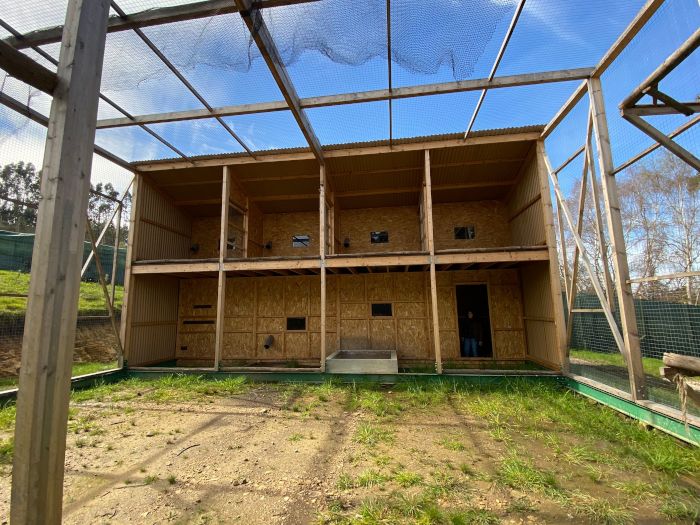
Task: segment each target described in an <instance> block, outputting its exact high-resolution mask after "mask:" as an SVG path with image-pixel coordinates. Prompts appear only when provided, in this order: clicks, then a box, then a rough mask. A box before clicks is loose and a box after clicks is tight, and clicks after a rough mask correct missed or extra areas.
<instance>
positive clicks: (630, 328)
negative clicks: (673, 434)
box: [588, 78, 666, 401]
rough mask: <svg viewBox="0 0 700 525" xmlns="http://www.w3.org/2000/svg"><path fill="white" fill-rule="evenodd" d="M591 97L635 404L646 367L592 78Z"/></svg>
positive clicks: (596, 81) (598, 88)
mask: <svg viewBox="0 0 700 525" xmlns="http://www.w3.org/2000/svg"><path fill="white" fill-rule="evenodd" d="M588 95H589V97H590V100H591V112H592V114H593V129H594V132H595V137H596V142H597V143H598V163H599V167H600V178H601V181H602V188H603V198H604V202H605V215H606V218H607V223H608V233H609V235H610V243H611V245H612V251H613V265H614V268H615V287H616V288H617V299H618V303H619V305H620V306H619V308H620V323H621V325H622V334H623V336H624V338H625V346H626V348H627V353H628V356H629V359H628V363H627V364H628V367H629V370H628V372H629V376H630V387H631V389H632V398H633V399H634V400H635V401H636V400H637V399H644V398H645V397H646V389H645V386H644V381H645V378H644V367H643V366H642V354H641V350H640V346H639V334H638V332H637V318H636V317H635V313H634V297H633V296H632V287H631V286H630V285H629V283H628V282H627V281H628V280H629V278H630V275H629V266H628V263H627V250H626V248H625V234H624V229H623V226H622V215H621V213H620V200H619V198H618V195H617V183H616V181H615V176H614V175H613V173H612V172H613V170H614V168H615V166H614V165H613V160H612V151H611V149H610V135H609V134H608V122H607V118H606V116H605V103H604V99H603V90H602V85H601V82H600V78H592V79H590V80H589V81H588ZM664 138H666V137H665V136H664Z"/></svg>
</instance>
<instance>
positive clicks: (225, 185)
mask: <svg viewBox="0 0 700 525" xmlns="http://www.w3.org/2000/svg"><path fill="white" fill-rule="evenodd" d="M230 196H231V168H230V166H224V168H223V170H222V183H221V226H220V230H219V275H218V281H219V282H218V285H217V290H216V336H215V338H214V368H215V369H216V370H218V369H219V366H220V363H221V352H222V349H223V347H224V322H225V319H224V316H225V310H226V271H225V270H224V259H225V258H226V250H227V246H228V207H229V202H228V201H229V198H230Z"/></svg>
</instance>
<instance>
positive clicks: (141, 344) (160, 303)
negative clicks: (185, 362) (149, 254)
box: [125, 275, 180, 366]
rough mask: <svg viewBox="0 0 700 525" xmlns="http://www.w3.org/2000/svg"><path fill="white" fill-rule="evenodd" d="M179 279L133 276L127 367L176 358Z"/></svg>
mask: <svg viewBox="0 0 700 525" xmlns="http://www.w3.org/2000/svg"><path fill="white" fill-rule="evenodd" d="M179 288H180V287H179V279H177V278H176V277H168V276H164V275H136V276H134V280H133V287H132V289H131V290H129V309H130V313H129V315H130V317H131V328H130V334H129V340H128V341H127V344H126V355H125V359H126V361H127V364H128V365H130V366H138V365H143V364H148V363H157V362H159V361H165V360H168V359H173V358H174V357H175V343H176V338H177V319H178V293H179Z"/></svg>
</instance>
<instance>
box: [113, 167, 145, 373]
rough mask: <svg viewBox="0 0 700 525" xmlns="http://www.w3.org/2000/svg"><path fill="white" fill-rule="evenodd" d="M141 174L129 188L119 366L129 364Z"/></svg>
mask: <svg viewBox="0 0 700 525" xmlns="http://www.w3.org/2000/svg"><path fill="white" fill-rule="evenodd" d="M142 180H143V178H142V176H141V175H140V174H138V173H135V174H134V180H133V186H132V189H131V211H130V212H129V235H127V237H126V264H125V265H124V294H123V295H122V325H121V335H122V337H121V340H122V350H123V358H122V360H121V361H120V362H119V368H122V367H123V366H124V363H126V364H127V366H128V364H129V353H130V352H131V329H132V326H131V317H132V312H133V307H132V306H131V305H132V303H133V302H134V300H133V299H130V298H131V297H132V296H133V295H134V288H135V285H136V281H135V276H134V275H133V274H132V273H131V267H132V264H133V262H134V261H135V260H136V257H137V253H136V251H137V250H136V248H137V246H138V244H137V243H138V237H139V227H140V225H141V207H142V206H141V201H142V199H141V198H140V197H139V194H140V189H141V187H142Z"/></svg>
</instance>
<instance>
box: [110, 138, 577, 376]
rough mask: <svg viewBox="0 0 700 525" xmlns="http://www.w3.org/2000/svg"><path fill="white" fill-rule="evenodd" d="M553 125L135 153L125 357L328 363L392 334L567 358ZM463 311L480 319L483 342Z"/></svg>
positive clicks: (557, 360) (470, 360)
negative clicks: (311, 146) (319, 147)
mask: <svg viewBox="0 0 700 525" xmlns="http://www.w3.org/2000/svg"><path fill="white" fill-rule="evenodd" d="M540 133H541V128H539V127H530V128H520V129H517V130H503V131H490V132H481V133H475V134H473V136H472V137H470V138H469V139H468V140H466V141H465V140H464V139H462V138H461V137H457V136H453V135H450V136H438V137H429V138H420V139H409V140H403V141H395V142H394V143H393V144H392V146H391V147H389V146H388V145H387V144H385V143H363V144H356V145H348V146H346V147H338V148H336V149H327V150H325V151H324V153H325V157H326V162H325V165H324V166H323V167H321V168H320V169H319V165H318V162H317V161H316V159H315V158H314V156H313V155H312V154H311V153H308V152H305V151H295V150H286V151H277V152H268V153H261V154H259V155H258V156H257V159H252V158H251V157H249V156H242V155H241V156H235V155H234V156H227V157H218V158H200V159H197V160H195V161H194V163H193V162H183V161H157V162H151V163H148V164H140V165H137V166H136V169H137V170H138V174H137V179H136V183H135V184H136V186H135V191H134V194H135V197H134V204H133V210H132V218H131V221H132V224H131V228H132V230H131V232H132V233H131V238H130V244H129V254H128V263H127V272H128V274H127V289H126V293H125V305H124V313H123V340H124V346H125V359H126V364H127V366H129V367H141V366H152V365H164V364H167V365H169V366H173V365H175V366H189V367H203V368H211V367H216V368H219V369H224V370H225V369H229V368H236V367H267V368H269V367H279V366H285V367H288V368H300V369H306V368H307V367H308V368H324V367H325V358H326V357H327V356H328V355H330V354H332V353H333V352H335V351H336V350H340V349H391V350H395V351H396V353H397V357H398V361H399V364H400V366H401V367H402V368H408V369H410V368H412V367H417V366H423V367H424V366H425V365H426V364H428V365H430V366H432V365H433V363H434V364H435V365H436V367H437V370H438V371H442V368H443V365H444V366H445V367H448V368H456V369H460V368H470V367H473V366H474V362H477V363H478V366H480V367H482V368H483V367H486V368H497V367H498V366H499V365H498V363H500V364H503V363H504V362H507V361H519V362H522V361H531V362H534V363H537V364H539V365H541V366H545V367H547V368H550V369H560V368H561V365H562V359H563V355H564V344H565V340H564V335H565V334H564V325H563V313H562V312H563V310H562V301H561V290H560V288H559V279H558V276H557V272H558V270H557V268H558V266H557V261H556V251H555V246H554V245H553V242H554V231H553V225H552V207H551V200H550V195H549V185H548V182H547V172H546V168H545V166H544V164H543V157H542V148H541V143H540V142H538V139H539V136H540ZM553 276H554V277H555V278H554V279H552V277H553ZM463 305H466V306H463ZM479 305H481V306H479ZM465 308H466V309H472V310H477V311H476V312H475V313H476V316H477V317H478V318H479V321H478V324H479V326H480V327H481V332H482V334H481V336H480V340H481V342H480V344H479V347H478V350H477V352H476V353H477V354H478V355H473V353H472V354H471V355H470V356H469V357H464V356H463V355H462V352H461V350H462V346H463V345H462V339H461V337H460V326H461V324H462V323H461V322H460V320H459V319H458V316H459V317H465V316H466V315H468V314H467V313H466V311H462V310H464V309H465Z"/></svg>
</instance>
